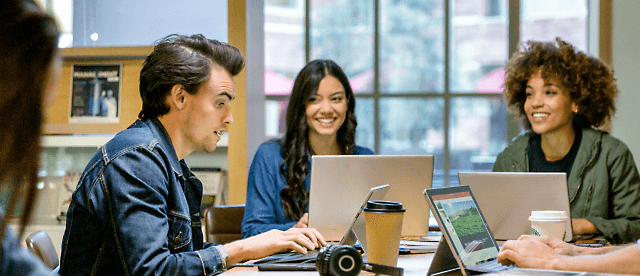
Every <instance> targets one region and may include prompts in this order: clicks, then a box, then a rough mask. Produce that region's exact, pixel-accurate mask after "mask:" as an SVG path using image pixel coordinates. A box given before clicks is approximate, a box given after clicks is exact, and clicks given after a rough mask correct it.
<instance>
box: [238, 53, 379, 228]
mask: <svg viewBox="0 0 640 276" xmlns="http://www.w3.org/2000/svg"><path fill="white" fill-rule="evenodd" d="M355 106H356V99H355V97H354V95H353V91H352V90H351V86H350V85H349V80H348V79H347V76H346V75H345V74H344V72H343V71H342V69H340V67H339V66H338V65H337V64H336V63H335V62H333V61H331V60H328V59H323V60H314V61H311V62H309V63H308V64H307V65H306V66H305V67H304V68H302V70H301V71H300V73H298V76H297V77H296V80H295V82H294V84H293V91H292V92H291V98H290V99H289V105H288V107H287V114H286V124H287V132H286V135H285V137H284V138H282V139H278V140H270V141H267V142H265V143H263V144H262V145H260V148H258V151H257V152H256V155H255V157H254V158H253V162H252V163H251V169H250V170H249V183H248V187H247V201H246V206H245V212H244V218H243V221H242V236H243V237H249V236H254V235H257V234H260V233H263V232H266V231H269V230H271V229H279V230H286V229H289V228H291V227H302V228H305V227H307V219H308V210H309V184H310V183H309V175H310V173H311V172H310V168H311V156H312V155H316V154H317V155H327V154H331V155H341V154H352V155H364V154H374V153H373V151H372V150H370V149H368V148H364V147H360V146H357V145H356V144H355V134H356V125H357V124H358V123H357V121H356V116H355Z"/></svg>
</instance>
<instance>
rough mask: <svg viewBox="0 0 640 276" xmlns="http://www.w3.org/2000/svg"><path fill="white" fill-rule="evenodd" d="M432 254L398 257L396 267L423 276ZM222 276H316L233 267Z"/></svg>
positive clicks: (411, 275) (314, 274)
mask: <svg viewBox="0 0 640 276" xmlns="http://www.w3.org/2000/svg"><path fill="white" fill-rule="evenodd" d="M431 259H433V253H427V254H409V255H400V257H398V266H399V267H402V268H404V275H405V276H425V275H427V270H429V265H431ZM221 275H222V276H293V275H295V276H318V272H316V271H292V272H288V271H277V272H271V271H258V268H256V267H234V268H232V269H230V270H228V271H226V272H224V273H222V274H221ZM360 275H363V276H369V275H374V274H373V273H370V272H366V271H363V272H361V273H360Z"/></svg>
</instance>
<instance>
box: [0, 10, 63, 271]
mask: <svg viewBox="0 0 640 276" xmlns="http://www.w3.org/2000/svg"><path fill="white" fill-rule="evenodd" d="M59 35H60V31H59V28H58V25H57V24H56V21H55V19H54V18H53V17H52V16H50V15H48V14H46V13H45V12H44V11H42V10H41V9H40V8H39V7H38V5H37V4H36V3H35V2H34V1H32V0H9V1H4V2H3V3H2V9H0V52H2V55H0V70H1V71H2V74H0V83H1V84H2V85H1V86H0V129H2V134H0V145H1V146H0V189H1V190H3V191H7V190H8V191H9V194H10V195H11V196H10V199H9V200H8V201H5V202H4V203H6V205H5V210H4V211H6V213H5V214H6V217H7V218H8V217H11V216H13V215H14V211H16V210H22V214H21V217H20V228H19V231H18V236H22V234H23V233H24V229H25V226H26V225H27V223H28V222H29V218H30V217H31V214H32V213H33V207H34V206H35V201H36V199H37V195H38V188H37V183H38V181H39V180H38V168H39V167H40V163H39V160H40V132H41V128H42V125H43V121H44V115H43V110H44V107H43V106H44V103H45V97H44V94H45V92H44V91H46V90H47V87H46V85H47V82H48V79H49V77H50V74H54V72H55V71H53V70H57V69H55V68H54V66H55V65H54V64H56V63H58V62H60V61H59V60H57V59H58V58H59V56H58V55H57V53H58V37H59ZM0 201H2V200H0ZM6 223H7V219H6V218H5V216H2V215H1V214H0V247H1V246H2V242H3V240H4V235H5V234H6V233H5V226H6ZM0 258H2V257H0Z"/></svg>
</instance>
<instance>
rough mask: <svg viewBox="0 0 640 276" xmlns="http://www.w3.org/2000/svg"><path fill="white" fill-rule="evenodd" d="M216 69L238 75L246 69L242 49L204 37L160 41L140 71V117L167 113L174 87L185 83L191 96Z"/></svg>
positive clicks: (199, 35)
mask: <svg viewBox="0 0 640 276" xmlns="http://www.w3.org/2000/svg"><path fill="white" fill-rule="evenodd" d="M214 66H218V67H220V68H223V69H225V70H227V72H229V74H231V76H236V75H237V74H239V73H240V71H242V68H244V56H242V53H240V50H238V48H236V47H233V46H231V45H229V44H227V43H224V42H220V41H217V40H214V39H207V38H206V37H204V36H203V35H201V34H196V35H192V36H183V35H177V34H172V35H169V36H167V37H165V38H163V39H161V40H159V41H158V42H157V43H156V45H155V47H154V48H153V52H152V53H151V54H150V55H149V56H148V57H147V58H146V59H145V61H144V64H143V66H142V70H141V71H140V97H141V98H142V110H141V111H140V114H138V118H140V119H141V120H146V119H150V118H155V117H158V116H162V115H164V114H167V113H168V112H169V105H167V103H166V99H167V96H169V92H170V91H171V88H172V87H173V86H174V85H176V84H181V85H183V86H184V88H185V90H186V91H187V92H188V93H189V94H196V93H197V92H198V89H199V88H200V86H201V85H202V84H204V83H206V82H207V81H208V80H209V77H211V70H212V69H213V68H214Z"/></svg>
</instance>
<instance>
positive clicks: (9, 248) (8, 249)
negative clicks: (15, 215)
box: [0, 210, 55, 275]
mask: <svg viewBox="0 0 640 276" xmlns="http://www.w3.org/2000/svg"><path fill="white" fill-rule="evenodd" d="M2 216H3V212H2V210H0V218H1V217H2ZM0 275H55V274H54V273H53V271H52V270H51V269H49V268H48V267H46V266H45V265H44V264H43V263H42V261H41V260H40V259H39V258H38V257H36V256H34V255H33V254H31V252H29V251H28V250H27V248H26V247H24V246H23V245H22V244H20V242H19V241H18V239H17V238H16V234H15V233H14V232H13V231H11V229H9V228H7V229H5V236H4V240H3V241H2V247H0Z"/></svg>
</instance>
